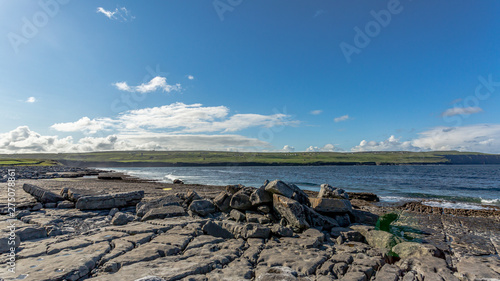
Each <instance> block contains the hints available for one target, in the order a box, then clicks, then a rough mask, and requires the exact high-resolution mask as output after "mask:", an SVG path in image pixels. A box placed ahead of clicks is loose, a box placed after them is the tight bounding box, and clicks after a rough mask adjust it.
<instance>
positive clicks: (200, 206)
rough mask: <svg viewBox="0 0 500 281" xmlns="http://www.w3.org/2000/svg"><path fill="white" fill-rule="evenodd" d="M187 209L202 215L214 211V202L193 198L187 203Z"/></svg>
mask: <svg viewBox="0 0 500 281" xmlns="http://www.w3.org/2000/svg"><path fill="white" fill-rule="evenodd" d="M189 210H190V211H192V212H193V213H196V214H198V215H200V216H202V217H204V216H206V215H208V214H210V213H214V212H215V205H214V203H212V201H210V200H206V199H201V200H194V201H193V202H192V203H191V204H190V205H189Z"/></svg>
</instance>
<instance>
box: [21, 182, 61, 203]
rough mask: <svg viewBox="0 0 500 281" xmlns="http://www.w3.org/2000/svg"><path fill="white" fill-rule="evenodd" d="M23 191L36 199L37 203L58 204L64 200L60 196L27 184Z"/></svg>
mask: <svg viewBox="0 0 500 281" xmlns="http://www.w3.org/2000/svg"><path fill="white" fill-rule="evenodd" d="M23 190H24V191H26V192H27V193H29V194H31V195H32V196H33V197H35V198H36V200H37V201H39V202H41V203H44V204H45V203H57V202H59V201H63V200H64V198H63V197H61V196H60V195H58V194H55V193H54V192H52V191H49V190H46V189H43V188H41V187H38V186H36V185H32V184H27V183H25V184H24V185H23Z"/></svg>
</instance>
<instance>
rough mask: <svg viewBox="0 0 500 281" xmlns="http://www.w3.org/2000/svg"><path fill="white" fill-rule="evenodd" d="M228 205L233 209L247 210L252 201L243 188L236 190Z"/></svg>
mask: <svg viewBox="0 0 500 281" xmlns="http://www.w3.org/2000/svg"><path fill="white" fill-rule="evenodd" d="M229 206H231V208H233V209H238V210H248V209H250V208H251V207H252V202H250V195H249V194H248V192H247V191H246V190H245V189H242V190H240V191H238V192H236V193H235V194H234V195H233V197H231V202H230V203H229Z"/></svg>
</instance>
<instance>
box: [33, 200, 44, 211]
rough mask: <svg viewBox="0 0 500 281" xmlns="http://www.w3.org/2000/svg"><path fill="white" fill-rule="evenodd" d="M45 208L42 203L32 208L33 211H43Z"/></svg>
mask: <svg viewBox="0 0 500 281" xmlns="http://www.w3.org/2000/svg"><path fill="white" fill-rule="evenodd" d="M42 208H43V205H42V203H40V202H37V203H36V204H35V205H34V206H33V207H32V208H31V211H33V212H34V211H38V210H41V209H42Z"/></svg>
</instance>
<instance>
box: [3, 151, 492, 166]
mask: <svg viewBox="0 0 500 281" xmlns="http://www.w3.org/2000/svg"><path fill="white" fill-rule="evenodd" d="M58 163H60V164H65V165H72V166H96V167H112V166H115V167H116V166H198V165H200V166H201V165H203V166H205V165H398V164H500V155H498V154H485V153H476V152H456V151H433V152H407V151H393V152H385V151H384V152H353V153H340V152H292V153H284V152H217V151H112V152H92V153H58V154H14V155H13V154H4V155H0V165H4V166H5V165H53V164H58Z"/></svg>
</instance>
